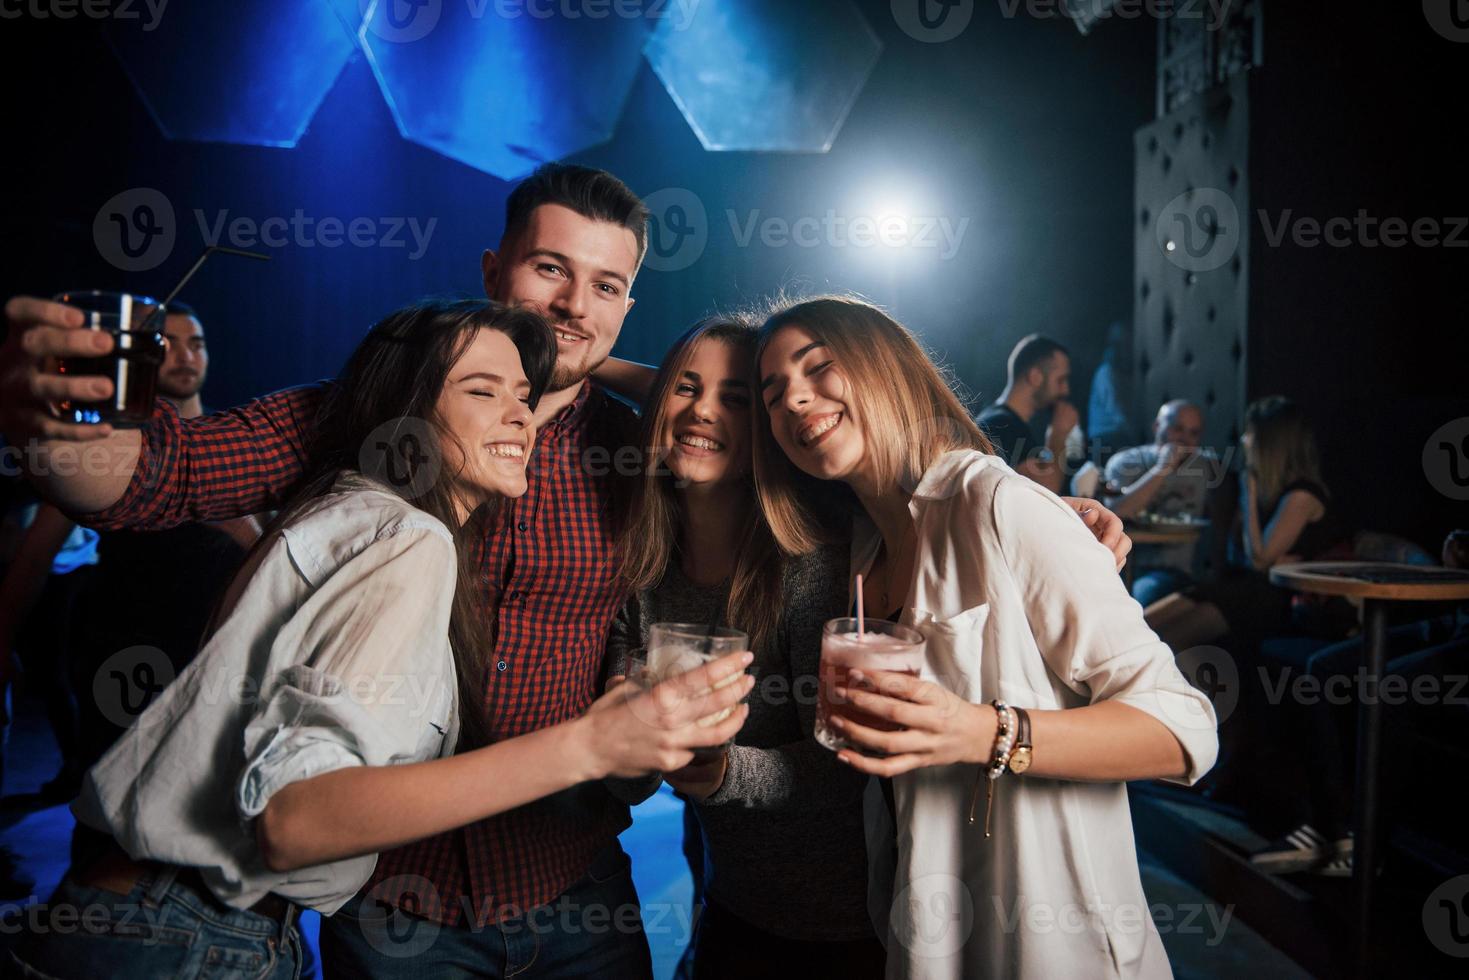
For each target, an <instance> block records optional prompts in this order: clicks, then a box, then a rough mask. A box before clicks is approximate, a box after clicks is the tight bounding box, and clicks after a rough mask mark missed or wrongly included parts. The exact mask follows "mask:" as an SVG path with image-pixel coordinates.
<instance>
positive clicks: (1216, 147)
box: [1133, 75, 1250, 446]
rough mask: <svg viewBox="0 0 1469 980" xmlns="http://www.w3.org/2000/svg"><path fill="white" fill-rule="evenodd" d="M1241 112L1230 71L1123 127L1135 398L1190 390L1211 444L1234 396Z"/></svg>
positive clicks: (1242, 238)
mask: <svg viewBox="0 0 1469 980" xmlns="http://www.w3.org/2000/svg"><path fill="white" fill-rule="evenodd" d="M1249 112H1250V106H1249V76H1248V75H1240V76H1237V77H1235V78H1234V79H1232V80H1230V81H1229V82H1227V83H1226V84H1224V85H1221V86H1218V87H1216V88H1213V89H1210V90H1209V91H1207V92H1205V93H1203V94H1201V95H1199V96H1197V97H1195V98H1193V99H1191V100H1189V101H1188V102H1186V103H1184V104H1183V105H1182V106H1180V107H1179V108H1178V109H1176V110H1174V111H1173V112H1171V113H1169V114H1168V115H1166V116H1164V117H1162V118H1160V119H1158V120H1156V121H1155V122H1153V123H1150V124H1149V125H1147V126H1144V127H1143V128H1142V129H1139V130H1138V131H1137V133H1136V134H1135V136H1134V141H1135V146H1134V149H1135V152H1136V161H1137V166H1136V178H1135V181H1136V182H1135V187H1134V204H1135V218H1136V221H1137V224H1136V225H1135V246H1134V249H1135V254H1134V266H1133V268H1134V274H1135V276H1136V282H1135V284H1134V286H1135V289H1136V293H1135V302H1134V304H1133V344H1134V352H1135V356H1136V358H1137V360H1136V362H1135V364H1134V367H1135V368H1136V373H1135V375H1134V379H1135V381H1134V390H1135V392H1136V398H1137V404H1136V405H1135V406H1134V410H1135V411H1136V412H1137V413H1138V414H1137V417H1139V418H1151V417H1152V414H1153V413H1154V412H1155V411H1156V410H1157V408H1158V406H1159V405H1161V404H1162V403H1163V402H1165V401H1168V400H1170V399H1173V398H1187V399H1189V400H1190V401H1194V402H1196V403H1197V404H1198V405H1200V406H1201V407H1202V408H1203V409H1204V415H1205V420H1206V423H1207V430H1206V436H1205V438H1206V441H1207V443H1208V444H1210V445H1214V446H1227V445H1232V444H1233V443H1234V441H1235V440H1236V439H1237V438H1238V436H1239V431H1240V422H1241V419H1242V415H1243V411H1244V406H1245V364H1246V362H1245V355H1246V344H1247V343H1248V318H1249V275H1248V273H1249V267H1250V266H1249V260H1250V255H1249V253H1250V235H1249V234H1248V232H1247V230H1246V228H1245V226H1244V225H1243V224H1242V217H1243V216H1248V215H1249V214H1250V207H1249V173H1250V166H1249V134H1250V126H1249Z"/></svg>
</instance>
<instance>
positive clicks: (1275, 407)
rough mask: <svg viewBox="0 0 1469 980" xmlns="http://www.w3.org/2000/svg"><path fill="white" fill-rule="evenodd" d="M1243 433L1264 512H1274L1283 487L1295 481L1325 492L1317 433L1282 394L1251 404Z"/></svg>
mask: <svg viewBox="0 0 1469 980" xmlns="http://www.w3.org/2000/svg"><path fill="white" fill-rule="evenodd" d="M1245 431H1246V432H1248V433H1250V436H1251V442H1252V445H1251V446H1250V450H1249V458H1248V459H1247V460H1246V465H1247V466H1248V467H1249V469H1250V472H1252V473H1254V474H1255V491H1256V493H1257V494H1259V503H1260V506H1261V507H1263V508H1264V509H1265V510H1267V511H1268V510H1274V509H1275V504H1276V501H1278V500H1279V499H1280V495H1281V494H1282V493H1284V492H1285V488H1286V487H1288V486H1290V485H1291V484H1292V483H1295V482H1297V481H1298V480H1308V481H1310V482H1311V483H1314V484H1316V485H1317V486H1318V487H1321V488H1322V489H1323V490H1325V488H1326V484H1325V481H1324V480H1322V479H1321V451H1320V450H1319V449H1318V448H1317V444H1316V433H1315V432H1314V431H1313V430H1312V428H1311V422H1310V420H1309V419H1307V418H1306V413H1305V412H1304V411H1303V410H1302V408H1301V406H1300V405H1299V404H1297V403H1296V402H1293V401H1291V400H1290V399H1289V398H1286V397H1284V396H1283V395H1270V396H1268V397H1266V398H1260V399H1258V400H1256V401H1254V402H1251V403H1250V407H1249V408H1248V409H1246V410H1245Z"/></svg>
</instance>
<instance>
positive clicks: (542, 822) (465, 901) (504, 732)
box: [82, 384, 640, 925]
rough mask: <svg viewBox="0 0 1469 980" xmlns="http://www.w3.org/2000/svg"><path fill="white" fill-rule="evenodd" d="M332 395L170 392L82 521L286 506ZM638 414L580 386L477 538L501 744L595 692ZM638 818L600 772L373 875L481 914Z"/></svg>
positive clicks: (108, 522)
mask: <svg viewBox="0 0 1469 980" xmlns="http://www.w3.org/2000/svg"><path fill="white" fill-rule="evenodd" d="M324 394H325V387H324V386H322V385H316V386H311V387H304V388H291V389H287V390H285V391H280V392H276V393H275V394H272V395H267V396H266V397H264V398H261V399H257V400H255V401H253V402H251V403H249V404H248V405H244V406H242V407H239V408H234V409H230V410H228V411H224V412H218V413H216V414H214V415H210V416H205V417H201V418H197V419H189V420H183V419H180V418H179V416H178V412H177V411H176V410H175V409H174V408H173V406H172V405H170V404H169V403H167V402H165V401H163V400H161V399H160V400H159V406H160V407H159V410H158V413H157V415H156V416H155V418H154V420H153V421H152V422H150V423H149V425H148V426H147V427H145V428H144V430H143V444H142V450H141V455H140V457H139V460H138V469H137V473H136V474H135V475H134V477H133V479H132V481H131V483H130V484H129V486H128V489H127V491H126V492H125V493H124V495H123V497H122V499H121V500H119V501H118V502H117V503H116V504H115V505H113V506H112V507H111V508H109V509H107V510H105V511H101V512H99V513H96V514H92V515H87V516H85V517H83V518H82V521H83V522H84V523H86V524H88V525H90V526H92V527H96V528H100V529H110V528H134V529H159V528H166V527H173V526H175V525H178V524H182V523H186V522H190V521H212V520H223V519H226V518H230V517H237V516H240V515H242V514H250V513H257V512H260V511H264V510H269V509H273V508H277V507H279V506H281V504H282V502H283V501H284V500H285V499H286V498H287V497H289V495H290V492H291V490H292V489H293V488H294V486H295V485H296V484H297V483H298V482H299V480H300V479H301V477H302V475H303V473H304V471H305V468H306V450H305V444H306V439H307V438H308V436H309V434H310V432H311V431H312V428H313V426H314V422H315V418H316V414H317V412H318V410H319V408H320V405H321V401H322V398H323V397H324ZM634 425H635V420H634V416H633V413H632V411H631V410H630V409H628V408H626V407H625V406H624V405H622V404H621V403H619V402H617V401H615V400H614V399H612V398H610V397H609V396H607V395H606V393H604V392H603V391H602V390H601V389H598V388H595V387H593V386H592V385H590V384H588V385H584V386H583V388H582V391H581V393H580V395H578V397H577V399H576V401H575V402H573V403H572V404H571V405H570V406H568V407H567V408H566V409H565V410H563V411H562V412H561V413H560V414H559V415H558V416H557V417H556V418H555V419H553V420H552V421H551V422H550V423H548V424H546V425H545V426H543V427H542V428H541V430H540V431H539V433H538V434H537V438H536V448H535V452H534V454H533V455H532V456H531V459H530V461H529V463H528V464H527V474H526V475H527V477H528V483H529V490H528V491H527V492H526V494H525V496H523V497H521V498H519V499H516V500H511V501H507V502H506V503H505V505H504V506H502V507H501V508H500V510H499V512H498V514H497V515H496V518H495V521H494V524H493V526H492V527H491V528H490V529H489V531H488V534H487V536H486V539H485V540H484V541H483V542H482V543H481V545H480V546H479V549H478V550H479V560H480V563H481V565H482V566H483V568H484V573H485V579H484V581H485V583H486V589H485V594H484V601H485V603H486V609H487V610H488V609H496V610H498V620H497V623H496V630H497V634H498V635H497V638H496V644H495V656H494V659H493V661H492V668H491V670H490V672H489V677H488V681H487V684H486V691H485V704H486V707H487V712H488V717H489V720H490V725H491V731H492V733H493V738H494V740H496V741H499V740H502V739H507V738H512V737H514V736H516V735H523V734H525V733H527V732H531V731H535V730H536V729H540V728H545V727H547V726H549V725H555V724H559V723H560V722H563V721H567V720H569V719H571V718H575V717H577V716H579V715H581V714H583V713H585V711H586V710H587V708H588V707H589V706H590V705H591V703H592V701H593V700H594V699H595V697H596V696H597V693H598V691H599V688H600V684H601V676H602V660H603V651H604V645H605V641H606V637H607V631H608V627H609V626H610V624H611V621H612V617H613V615H614V613H615V612H616V610H617V608H618V606H619V605H620V603H621V601H622V599H623V593H622V591H621V590H620V589H619V588H618V586H617V584H616V582H615V568H614V564H613V558H612V548H613V524H614V523H615V514H614V512H613V501H614V499H615V500H622V499H625V498H624V497H622V496H620V495H619V496H616V497H614V494H613V487H612V482H613V480H614V479H616V477H615V476H614V475H613V474H614V473H616V472H618V469H619V463H620V466H621V467H622V468H626V467H627V466H628V464H629V462H630V461H632V459H633V457H630V456H629V455H627V453H628V452H629V451H630V450H629V449H626V448H624V447H635V446H636V444H637V443H636V440H635V439H632V438H630V436H631V434H632V433H633V431H634ZM619 451H621V453H622V454H623V455H619ZM631 452H634V453H635V452H636V450H635V449H634V450H631ZM638 458H639V459H640V457H638ZM630 822H631V821H630V818H629V814H628V809H627V806H626V805H625V804H623V803H621V802H619V801H617V800H616V799H614V798H613V796H612V795H611V794H610V793H609V792H608V791H607V789H606V788H605V787H604V786H603V784H601V783H584V784H582V785H580V786H576V787H573V788H571V789H569V790H565V791H563V792H561V793H557V794H555V795H553V796H550V797H547V798H545V799H542V800H538V801H536V802H534V803H530V804H527V805H525V806H522V807H518V808H516V809H514V810H511V811H508V812H506V813H501V814H498V815H496V816H493V817H490V818H489V819H487V820H482V821H480V822H478V823H475V824H471V825H469V826H467V827H462V828H460V829H458V830H454V831H451V832H449V833H446V834H441V835H439V836H437V837H431V838H428V839H426V840H422V841H419V842H417V843H414V844H410V845H408V846H406V847H401V848H398V849H397V850H394V851H388V852H384V853H383V854H382V856H381V857H380V858H379V860H378V864H377V870H376V871H375V872H374V875H373V879H372V881H371V882H369V887H370V888H372V890H373V894H374V896H375V897H377V898H380V899H382V900H384V901H389V902H393V903H394V904H401V905H402V906H403V907H404V908H405V909H409V910H411V911H414V912H417V913H418V914H422V915H427V916H429V917H431V918H434V919H437V920H438V921H440V922H443V923H446V924H449V925H455V924H458V923H460V922H462V921H464V920H465V919H470V920H471V921H473V922H474V923H475V924H476V925H483V924H484V923H486V922H492V921H496V920H498V919H502V918H506V917H509V916H513V915H518V914H523V913H524V912H525V911H526V910H528V909H530V908H534V907H536V906H540V905H545V904H547V903H549V902H550V901H552V900H553V899H554V898H555V897H556V896H557V895H559V894H561V893H562V892H564V891H565V890H566V889H567V888H568V887H570V886H571V885H572V884H574V883H575V882H576V881H577V880H579V879H580V878H581V877H582V876H583V875H584V874H585V873H586V870H587V868H588V867H589V866H590V865H591V862H592V858H593V857H594V856H595V855H596V854H597V853H598V852H599V851H600V850H601V849H602V848H604V847H606V846H607V845H608V844H609V843H610V842H611V841H612V840H613V839H614V838H615V837H616V836H617V834H619V833H620V832H621V831H623V830H624V829H626V828H627V826H628V825H629V823H630ZM425 882H426V883H427V885H428V886H429V887H425Z"/></svg>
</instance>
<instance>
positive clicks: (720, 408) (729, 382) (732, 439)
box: [660, 338, 750, 486]
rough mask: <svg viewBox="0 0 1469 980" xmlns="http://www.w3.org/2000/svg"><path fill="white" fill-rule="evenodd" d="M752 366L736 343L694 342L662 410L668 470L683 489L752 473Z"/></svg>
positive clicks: (717, 340)
mask: <svg viewBox="0 0 1469 980" xmlns="http://www.w3.org/2000/svg"><path fill="white" fill-rule="evenodd" d="M749 377H750V362H749V358H748V355H747V354H745V353H744V352H742V351H740V350H739V349H738V348H736V347H735V346H734V345H733V344H729V343H726V342H725V341H722V340H719V339H716V338H704V339H702V340H696V341H695V342H694V347H693V351H692V352H691V353H690V354H689V357H688V361H687V363H686V364H685V365H684V367H683V371H682V372H681V373H680V375H679V376H678V377H677V378H674V379H672V380H671V381H670V382H669V386H668V392H667V394H666V395H665V396H664V398H663V404H662V405H661V406H660V410H661V411H662V413H663V419H664V423H663V426H662V438H663V445H662V446H661V447H660V448H662V449H664V450H665V451H666V452H667V454H668V455H667V459H668V468H669V469H670V470H671V471H672V472H673V475H674V477H675V478H677V479H678V481H679V483H680V485H683V486H710V485H714V484H719V483H725V482H729V481H733V480H738V479H741V478H742V477H744V475H745V474H746V473H748V472H749V471H750V382H749Z"/></svg>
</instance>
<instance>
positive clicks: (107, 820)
mask: <svg viewBox="0 0 1469 980" xmlns="http://www.w3.org/2000/svg"><path fill="white" fill-rule="evenodd" d="M456 577H457V565H456V558H455V552H454V539H453V537H452V536H451V535H450V533H449V531H448V529H447V528H446V527H445V526H444V525H443V524H442V523H441V522H439V521H438V520H436V519H435V518H433V517H431V516H429V515H428V514H426V513H424V512H423V511H420V510H417V509H416V508H414V507H413V506H411V505H410V504H408V503H407V502H406V501H404V500H403V499H402V498H400V497H398V496H396V495H395V494H393V493H391V492H388V491H387V490H386V489H385V488H382V487H381V486H380V485H378V484H376V483H374V482H373V481H371V480H370V479H368V478H366V477H363V476H361V475H360V474H357V473H350V472H348V473H344V474H343V475H342V476H341V477H340V478H339V479H338V480H337V482H336V484H335V485H334V486H333V488H332V492H331V493H329V494H326V495H324V496H323V497H321V498H320V499H318V500H315V501H313V502H312V503H311V504H310V505H309V506H308V508H307V509H306V510H305V511H304V512H303V513H302V514H300V515H299V516H298V517H297V518H296V519H295V520H293V521H292V522H291V524H290V525H289V526H287V527H286V528H285V529H284V531H283V532H282V534H281V535H280V536H279V537H277V538H276V539H275V540H274V541H273V542H271V543H270V544H269V545H268V546H267V547H266V548H265V549H264V551H263V552H261V553H259V554H258V564H257V565H256V567H255V569H254V571H253V573H252V574H250V575H249V577H248V579H246V580H245V581H244V583H243V588H240V586H239V585H238V584H237V585H236V587H235V588H233V589H232V590H231V592H232V593H233V592H235V591H236V590H238V592H239V594H238V599H237V600H236V601H235V602H234V605H233V607H232V608H231V610H230V612H229V615H228V616H227V617H226V618H225V619H224V620H223V622H222V623H221V625H220V626H219V629H218V630H217V631H216V632H215V633H214V635H213V636H212V637H210V639H209V641H208V643H206V644H205V646H204V648H203V649H202V650H201V651H200V652H199V655H198V657H197V658H195V659H194V660H193V661H192V662H191V663H190V664H189V665H188V666H187V667H186V668H185V669H184V670H183V671H182V672H181V673H180V674H179V676H178V678H177V679H176V680H174V682H173V683H172V684H170V685H169V686H168V687H166V688H165V689H164V690H163V692H162V693H161V694H160V695H159V697H158V699H157V700H156V701H154V702H153V703H152V704H151V705H149V706H148V708H147V710H146V711H144V712H143V713H142V714H141V715H139V716H138V719H137V720H136V721H135V722H134V724H133V725H132V727H130V728H129V729H128V730H127V732H126V733H125V734H124V735H123V737H122V738H121V739H120V740H119V741H118V742H117V744H116V745H114V746H113V747H112V749H111V750H110V751H109V752H108V753H107V754H106V755H105V756H103V757H102V760H101V761H100V762H98V763H97V765H96V766H95V767H93V768H92V770H91V772H90V773H88V775H87V779H86V782H85V783H84V785H83V787H82V792H81V796H80V798H79V799H78V800H77V801H76V802H75V803H74V804H73V805H72V808H73V810H74V812H75V813H76V816H77V819H79V820H81V821H82V822H84V823H86V824H87V825H89V826H91V827H94V828H96V829H98V830H101V831H105V832H106V833H109V834H111V835H112V836H113V837H114V838H115V839H116V840H117V842H118V844H119V845H120V846H121V847H122V849H123V850H124V851H126V852H127V853H128V854H129V855H130V856H131V857H132V858H134V859H136V860H144V859H151V860H155V861H163V862H167V863H171V864H178V865H183V866H186V867H195V868H198V869H199V870H200V873H201V874H202V876H203V878H204V881H205V883H206V884H207V885H208V886H209V887H210V889H211V890H212V891H213V892H214V893H215V894H216V895H217V896H218V897H219V898H220V899H221V900H223V901H224V902H226V903H228V904H230V905H232V906H234V907H236V908H248V907H250V906H251V905H253V904H254V903H255V902H257V901H259V900H260V899H261V898H263V897H264V896H265V895H266V893H267V892H275V893H276V894H278V895H282V896H284V897H285V898H288V899H290V900H291V901H293V902H296V903H297V904H299V905H304V906H309V907H311V908H315V909H318V910H319V911H321V912H322V913H323V914H326V915H330V914H331V913H333V912H335V911H336V910H337V909H338V908H340V907H341V906H342V905H343V903H345V902H346V901H347V899H349V898H351V897H352V895H353V894H355V893H356V892H357V890H358V889H360V888H361V887H362V885H363V884H364V883H366V881H367V879H368V877H369V876H370V875H371V874H372V870H373V868H374V867H375V866H376V864H377V855H376V854H368V855H362V856H360V857H354V858H346V859H344V860H340V861H333V862H332V863H330V864H324V865H317V866H315V867H308V868H301V869H298V870H296V871H289V872H275V871H271V870H270V869H269V868H267V867H266V866H265V863H264V861H263V860H262V858H261V855H260V851H259V848H258V847H257V846H256V842H255V829H254V825H253V822H252V820H253V818H254V817H256V816H258V815H259V814H260V812H261V811H262V810H264V809H265V805H266V803H268V802H269V801H270V798H271V796H272V795H274V794H275V793H276V792H277V791H278V790H280V789H281V788H282V787H284V786H286V785H287V784H289V783H292V782H295V781H297V780H301V779H309V778H311V777H313V776H318V775H320V774H322V773H324V772H330V771H332V770H335V769H343V768H346V767H348V766H382V765H393V764H397V763H406V762H421V761H425V760H428V759H433V758H436V757H440V756H445V755H448V754H450V753H451V752H452V751H453V748H454V743H455V741H456V739H457V737H458V712H457V710H456V703H455V702H456V694H455V692H456V687H455V685H456V677H455V670H454V660H453V657H452V655H451V652H450V649H449V638H448V637H449V610H450V606H451V603H452V600H453V596H454V588H455V582H456Z"/></svg>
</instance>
